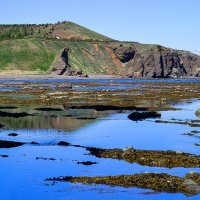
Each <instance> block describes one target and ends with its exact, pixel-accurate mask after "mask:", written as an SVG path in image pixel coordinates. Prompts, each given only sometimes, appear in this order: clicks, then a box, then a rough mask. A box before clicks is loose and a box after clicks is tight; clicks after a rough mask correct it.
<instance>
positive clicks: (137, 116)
mask: <svg viewBox="0 0 200 200" xmlns="http://www.w3.org/2000/svg"><path fill="white" fill-rule="evenodd" d="M160 117H161V114H160V113H158V112H154V111H152V112H133V113H131V114H130V115H129V116H128V118H129V119H130V120H132V121H139V120H145V119H148V118H160Z"/></svg>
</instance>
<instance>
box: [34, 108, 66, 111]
mask: <svg viewBox="0 0 200 200" xmlns="http://www.w3.org/2000/svg"><path fill="white" fill-rule="evenodd" d="M35 110H38V111H49V112H51V111H63V109H61V108H35Z"/></svg>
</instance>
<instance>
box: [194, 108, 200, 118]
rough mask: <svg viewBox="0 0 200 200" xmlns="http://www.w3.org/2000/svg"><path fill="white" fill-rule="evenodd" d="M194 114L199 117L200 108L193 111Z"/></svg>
mask: <svg viewBox="0 0 200 200" xmlns="http://www.w3.org/2000/svg"><path fill="white" fill-rule="evenodd" d="M195 114H196V116H197V117H199V118H200V108H199V109H198V110H197V111H196V112H195Z"/></svg>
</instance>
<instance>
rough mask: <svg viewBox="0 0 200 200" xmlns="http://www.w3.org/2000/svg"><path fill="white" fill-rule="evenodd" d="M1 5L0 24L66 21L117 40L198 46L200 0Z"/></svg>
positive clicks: (16, 1) (22, 0) (27, 0)
mask: <svg viewBox="0 0 200 200" xmlns="http://www.w3.org/2000/svg"><path fill="white" fill-rule="evenodd" d="M0 8H1V12H0V23H1V24H4V23H9V24H13V23H47V22H49V23H50V22H51V23H53V22H57V21H62V20H67V21H73V22H75V23H78V24H80V25H83V26H86V27H88V28H90V29H92V30H94V31H96V32H99V33H102V34H104V35H107V36H109V37H112V38H114V39H118V40H126V41H127V40H129V41H137V42H141V43H151V44H161V45H164V46H167V47H172V48H178V49H186V50H190V51H193V52H195V51H196V50H197V49H200V0H0ZM199 51H200V50H199Z"/></svg>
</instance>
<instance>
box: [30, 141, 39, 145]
mask: <svg viewBox="0 0 200 200" xmlns="http://www.w3.org/2000/svg"><path fill="white" fill-rule="evenodd" d="M30 144H33V145H39V143H38V142H35V141H33V142H31V143H30Z"/></svg>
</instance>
